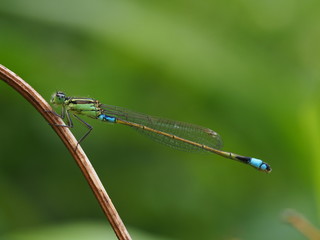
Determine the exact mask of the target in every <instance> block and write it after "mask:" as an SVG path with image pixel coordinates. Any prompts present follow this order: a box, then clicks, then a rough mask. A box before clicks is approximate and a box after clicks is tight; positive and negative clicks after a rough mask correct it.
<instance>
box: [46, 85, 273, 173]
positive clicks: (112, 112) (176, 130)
mask: <svg viewBox="0 0 320 240" xmlns="http://www.w3.org/2000/svg"><path fill="white" fill-rule="evenodd" d="M51 103H52V104H54V105H60V106H61V107H62V110H61V115H59V116H60V117H61V118H62V119H64V118H65V117H66V119H67V124H66V125H60V126H62V127H69V128H72V127H73V123H72V119H71V117H70V114H72V115H73V116H74V117H75V118H76V119H78V120H79V121H81V122H82V123H83V124H85V125H86V127H87V128H88V129H89V130H88V132H87V133H86V134H85V135H84V136H83V137H82V138H80V140H79V141H78V143H80V142H81V141H82V140H84V139H85V138H86V137H87V136H88V134H89V133H90V132H91V130H92V129H93V128H92V127H91V126H90V125H89V124H88V123H86V122H85V121H84V120H82V119H81V118H80V117H79V115H83V116H87V117H90V118H93V119H98V120H100V121H103V122H109V123H118V124H123V125H127V126H130V127H132V128H134V129H136V130H137V131H138V132H140V133H142V134H145V135H148V136H150V137H151V138H152V139H154V140H155V141H158V142H160V143H163V144H166V145H169V146H171V147H174V148H177V149H179V150H185V151H200V152H212V153H215V154H218V155H220V156H222V157H225V158H229V159H232V160H236V161H239V162H242V163H245V164H249V165H250V166H252V167H254V168H256V169H258V170H261V171H264V172H267V173H269V172H271V168H270V166H269V165H268V164H267V163H265V162H263V161H262V160H260V159H257V158H251V157H245V156H241V155H238V154H235V153H231V152H225V151H222V150H220V149H221V147H222V140H221V138H220V136H219V134H218V133H216V132H215V131H213V130H211V129H209V128H204V127H201V126H197V125H193V124H190V123H184V122H178V121H172V120H167V119H163V118H159V117H152V116H149V115H146V114H141V113H136V112H133V111H130V110H128V109H125V108H121V107H116V106H111V105H104V104H101V103H100V102H99V101H97V100H95V99H92V98H79V97H68V96H66V95H65V94H64V93H63V92H60V91H59V92H56V93H54V94H53V96H52V98H51Z"/></svg>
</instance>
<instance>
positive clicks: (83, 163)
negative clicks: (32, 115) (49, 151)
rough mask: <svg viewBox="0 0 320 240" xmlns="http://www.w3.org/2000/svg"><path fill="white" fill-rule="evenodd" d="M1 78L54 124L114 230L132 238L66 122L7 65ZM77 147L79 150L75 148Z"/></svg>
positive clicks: (0, 68)
mask: <svg viewBox="0 0 320 240" xmlns="http://www.w3.org/2000/svg"><path fill="white" fill-rule="evenodd" d="M0 78H1V79H2V80H4V81H5V82H6V83H7V84H9V85H10V86H11V87H13V88H14V89H15V90H16V91H18V92H19V93H20V94H21V95H22V96H23V97H24V98H25V99H27V100H28V101H29V102H30V103H31V104H32V105H33V106H34V107H35V108H36V109H37V110H38V112H39V113H40V114H41V115H42V116H43V117H44V118H45V119H46V120H47V122H48V123H49V124H50V125H51V126H52V128H53V130H54V131H55V132H56V133H57V134H58V135H59V137H60V138H61V140H62V142H63V143H64V144H65V145H66V147H67V148H68V150H69V152H70V153H71V155H72V156H73V158H74V159H75V160H76V163H77V164H78V166H79V167H80V169H81V171H82V173H83V175H84V177H85V178H86V180H87V182H88V183H89V185H90V187H91V189H92V191H93V193H94V195H95V196H96V198H97V200H98V202H99V204H100V206H101V207H102V210H103V212H104V214H105V215H106V216H107V218H108V220H109V222H110V224H111V226H112V228H113V230H114V232H115V233H116V235H117V237H118V239H120V240H130V239H131V237H130V235H129V233H128V231H127V229H126V227H125V225H124V224H123V222H122V220H121V218H120V216H119V214H118V213H117V210H116V209H115V207H114V205H113V204H112V201H111V199H110V198H109V196H108V194H107V192H106V190H105V189H104V187H103V185H102V183H101V181H100V179H99V177H98V175H97V173H96V172H95V170H94V168H93V167H92V165H91V163H90V161H89V159H88V158H87V156H86V154H85V153H84V151H83V150H82V148H81V146H78V147H77V140H76V139H75V137H74V136H73V135H72V133H71V131H70V130H69V129H68V128H64V127H58V126H57V125H61V124H64V123H63V121H62V120H61V119H60V118H59V117H57V116H56V115H54V114H52V108H51V106H50V105H49V104H48V103H47V102H46V101H45V100H44V99H43V98H42V97H41V95H40V94H39V93H37V92H36V91H35V90H34V89H33V88H32V87H31V86H30V85H29V84H28V83H26V82H25V81H24V80H23V79H22V78H20V77H19V76H18V75H16V74H15V73H14V72H12V71H10V70H9V69H7V68H6V67H4V66H3V65H1V64H0ZM76 147H77V151H74V149H75V148H76Z"/></svg>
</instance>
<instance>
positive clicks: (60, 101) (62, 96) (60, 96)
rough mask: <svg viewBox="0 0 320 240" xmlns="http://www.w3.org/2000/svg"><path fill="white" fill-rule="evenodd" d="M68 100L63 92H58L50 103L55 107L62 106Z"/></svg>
mask: <svg viewBox="0 0 320 240" xmlns="http://www.w3.org/2000/svg"><path fill="white" fill-rule="evenodd" d="M66 99H67V96H66V95H65V94H64V93H63V92H60V91H58V92H55V93H54V94H52V97H51V100H50V102H51V103H52V104H55V105H60V104H63V103H64V102H65V100H66Z"/></svg>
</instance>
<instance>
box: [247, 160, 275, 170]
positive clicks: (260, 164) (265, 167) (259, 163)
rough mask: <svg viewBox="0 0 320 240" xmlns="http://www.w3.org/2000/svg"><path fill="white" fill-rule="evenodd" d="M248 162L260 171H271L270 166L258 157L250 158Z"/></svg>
mask: <svg viewBox="0 0 320 240" xmlns="http://www.w3.org/2000/svg"><path fill="white" fill-rule="evenodd" d="M249 164H250V165H251V166H253V167H255V168H257V169H260V170H262V171H265V172H271V168H270V166H269V165H268V164H267V163H265V162H263V161H262V160H260V159H258V158H251V159H250V163H249Z"/></svg>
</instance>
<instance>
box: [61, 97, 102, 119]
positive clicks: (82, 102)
mask: <svg viewBox="0 0 320 240" xmlns="http://www.w3.org/2000/svg"><path fill="white" fill-rule="evenodd" d="M99 105H100V103H99V102H98V101H97V100H94V99H91V98H70V99H68V101H66V103H65V106H66V108H67V110H69V111H71V112H73V113H75V114H82V115H85V116H88V117H90V118H97V117H98V116H99V115H100V114H102V111H101V108H100V107H99Z"/></svg>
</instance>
